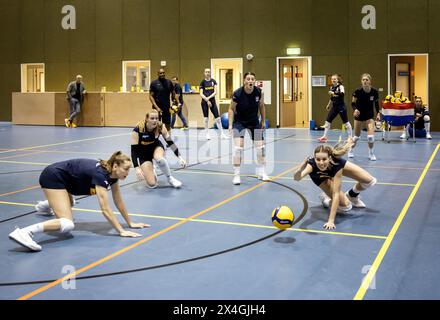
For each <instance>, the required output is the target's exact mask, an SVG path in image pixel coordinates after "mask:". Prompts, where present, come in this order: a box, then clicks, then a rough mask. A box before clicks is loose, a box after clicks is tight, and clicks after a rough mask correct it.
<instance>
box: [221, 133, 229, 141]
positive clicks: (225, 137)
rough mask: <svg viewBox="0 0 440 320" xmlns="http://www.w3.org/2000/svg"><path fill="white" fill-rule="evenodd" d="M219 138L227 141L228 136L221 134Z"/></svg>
mask: <svg viewBox="0 0 440 320" xmlns="http://www.w3.org/2000/svg"><path fill="white" fill-rule="evenodd" d="M221 137H222V140H228V139H229V136H227V135H226V134H224V133H222V135H221Z"/></svg>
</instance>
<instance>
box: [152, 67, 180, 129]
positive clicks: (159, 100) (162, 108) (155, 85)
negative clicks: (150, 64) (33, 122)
mask: <svg viewBox="0 0 440 320" xmlns="http://www.w3.org/2000/svg"><path fill="white" fill-rule="evenodd" d="M157 75H158V78H157V79H156V80H154V81H153V82H151V84H150V95H149V98H150V101H151V106H152V107H153V109H156V110H157V111H158V112H159V119H160V121H162V123H163V124H165V126H166V128H167V130H168V131H170V130H171V112H170V108H171V101H173V100H175V101H179V96H178V95H176V93H175V91H174V86H173V83H172V82H171V81H170V80H168V79H166V78H165V70H164V69H163V68H160V69H159V71H158V72H157ZM178 107H179V108H180V103H179V106H178Z"/></svg>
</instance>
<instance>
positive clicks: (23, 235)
mask: <svg viewBox="0 0 440 320" xmlns="http://www.w3.org/2000/svg"><path fill="white" fill-rule="evenodd" d="M9 238H10V239H11V240H14V241H15V242H17V243H18V244H20V245H22V246H23V247H26V248H29V249H31V250H32V251H41V246H40V245H39V244H38V243H36V242H35V241H34V240H32V233H31V232H26V231H23V230H22V229H20V228H17V229H15V230H14V231H12V232H11V233H10V234H9Z"/></svg>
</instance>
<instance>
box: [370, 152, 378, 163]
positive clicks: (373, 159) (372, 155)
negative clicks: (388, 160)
mask: <svg viewBox="0 0 440 320" xmlns="http://www.w3.org/2000/svg"><path fill="white" fill-rule="evenodd" d="M368 159H370V160H371V161H376V160H377V159H376V156H375V155H374V153H372V152H370V153H369V154H368Z"/></svg>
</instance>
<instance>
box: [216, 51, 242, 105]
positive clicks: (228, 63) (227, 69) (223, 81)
mask: <svg viewBox="0 0 440 320" xmlns="http://www.w3.org/2000/svg"><path fill="white" fill-rule="evenodd" d="M242 74H243V59H242V58H225V59H211V76H212V78H213V79H215V80H216V81H217V88H218V100H219V103H220V104H229V103H231V99H232V94H233V92H234V90H236V89H238V88H239V87H240V86H241V85H242V79H241V76H242Z"/></svg>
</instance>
